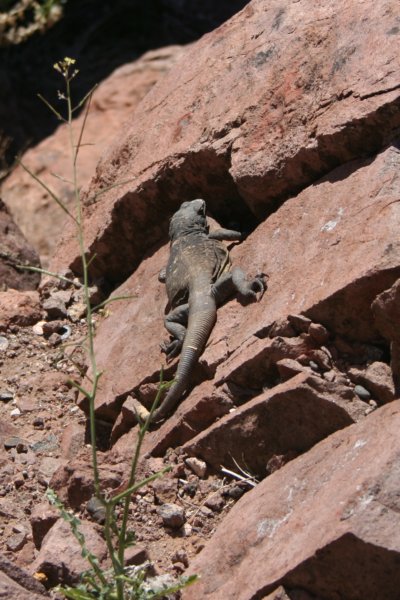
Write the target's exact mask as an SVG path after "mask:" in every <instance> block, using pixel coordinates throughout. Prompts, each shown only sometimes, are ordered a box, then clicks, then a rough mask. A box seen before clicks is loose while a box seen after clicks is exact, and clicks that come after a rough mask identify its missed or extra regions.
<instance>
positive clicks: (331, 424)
mask: <svg viewBox="0 0 400 600" xmlns="http://www.w3.org/2000/svg"><path fill="white" fill-rule="evenodd" d="M329 387H330V386H329V385H328V384H327V383H325V384H324V383H323V382H322V381H321V380H320V379H317V378H315V377H313V376H311V375H308V374H307V373H301V374H299V375H297V376H295V377H292V378H291V379H289V381H286V382H285V383H282V384H280V385H277V386H275V387H273V388H272V389H271V390H268V391H266V392H264V393H263V394H260V395H259V396H256V397H255V398H253V400H250V401H248V402H246V403H245V404H244V405H243V406H240V407H239V408H237V409H236V410H234V411H232V412H231V413H230V414H229V415H226V416H225V417H222V418H221V419H220V420H219V421H217V422H216V423H215V424H214V425H212V426H210V427H208V429H206V430H205V431H203V432H202V433H199V434H198V435H197V436H196V437H195V438H193V439H192V440H190V441H189V442H187V443H186V444H185V445H184V446H183V450H184V451H185V452H187V453H189V454H191V455H194V456H197V457H199V458H202V459H203V460H205V461H206V462H207V463H208V464H210V465H212V466H213V467H215V468H216V469H220V468H221V467H226V468H230V469H235V470H237V469H238V468H239V467H241V468H242V469H243V470H244V471H246V472H247V471H249V472H250V473H251V474H252V475H256V476H257V477H261V478H262V477H265V475H266V474H268V462H269V461H270V460H271V459H272V458H273V457H274V456H276V455H278V456H281V455H282V456H290V457H292V458H293V457H294V456H296V455H298V454H300V453H302V452H305V451H307V450H308V449H309V448H311V447H312V446H313V445H314V444H316V443H317V442H319V441H321V440H323V439H324V438H325V437H327V436H328V435H330V434H331V433H333V432H334V431H336V430H337V429H342V428H343V427H346V426H348V425H350V424H351V423H353V422H354V420H355V418H356V416H355V415H356V414H357V415H358V418H360V417H361V416H364V414H365V409H366V408H367V405H366V404H365V403H363V402H361V401H360V400H357V399H355V398H354V399H351V400H348V401H344V400H343V399H342V398H341V397H340V396H339V395H335V391H334V389H333V392H332V391H331V390H329Z"/></svg>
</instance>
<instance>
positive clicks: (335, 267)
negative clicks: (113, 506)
mask: <svg viewBox="0 0 400 600" xmlns="http://www.w3.org/2000/svg"><path fill="white" fill-rule="evenodd" d="M399 35H400V23H399V19H398V16H397V4H396V3H395V2H394V1H393V0H386V1H385V2H381V3H374V2H372V0H367V1H366V2H363V3H359V2H355V1H354V2H353V1H352V2H344V0H343V1H340V2H339V3H336V5H335V6H333V5H332V4H331V3H328V2H323V1H321V2H319V3H317V5H316V4H315V3H314V2H310V0H299V1H298V2H293V3H291V4H290V5H286V4H285V5H283V4H282V3H281V2H280V0H272V1H271V2H268V3H267V2H265V0H253V1H252V2H250V3H249V4H248V5H247V6H246V8H245V9H244V10H243V11H241V12H240V13H238V14H237V15H236V16H234V17H233V18H232V19H231V20H230V21H228V22H227V23H225V24H224V25H222V26H221V27H220V28H218V29H216V30H215V31H213V32H212V33H210V34H207V35H205V36H204V37H203V38H202V39H200V40H199V41H198V42H196V43H195V44H193V45H191V46H190V47H188V48H186V49H184V50H182V54H181V55H180V57H179V58H177V62H176V63H175V65H174V66H173V67H172V68H171V70H170V71H169V72H168V73H167V74H166V75H165V76H164V77H163V78H162V79H161V80H160V81H159V82H158V83H157V84H156V85H155V86H154V87H153V88H152V89H151V90H150V92H149V93H148V94H147V95H146V96H145V98H144V99H143V100H142V102H141V103H140V104H139V105H138V106H137V107H136V110H135V112H134V113H133V114H132V115H131V117H130V118H129V119H128V120H127V121H126V123H125V125H124V127H123V128H122V129H121V130H120V132H119V134H118V135H117V137H116V138H115V139H114V141H113V142H112V144H110V146H109V147H108V148H107V150H106V151H105V152H104V154H103V155H102V157H101V159H100V162H99V163H98V165H97V169H96V173H95V175H94V177H93V178H92V181H91V183H90V185H89V186H88V187H87V189H86V192H85V211H84V213H85V234H86V241H87V247H88V252H89V253H93V254H96V258H95V260H94V261H93V263H92V276H93V280H95V281H96V282H97V285H98V286H100V288H102V289H101V290H100V291H102V293H103V294H109V292H110V289H111V290H112V292H111V296H129V299H127V300H124V301H121V302H118V303H113V304H112V305H110V307H109V310H108V311H107V313H106V314H103V315H99V316H97V317H96V331H97V333H96V352H97V358H98V364H99V368H100V369H104V375H103V376H102V378H101V380H100V386H99V392H98V396H97V399H96V414H97V418H98V421H99V426H100V427H101V440H100V441H101V443H102V444H103V449H104V450H103V454H102V458H101V465H102V470H103V478H104V482H105V483H104V485H105V487H106V488H108V489H110V490H111V489H113V488H118V489H119V488H120V486H121V485H123V482H124V480H126V473H127V468H128V466H127V465H128V461H129V457H130V456H131V455H132V448H133V446H134V444H135V440H136V435H137V432H136V427H135V419H134V408H133V406H134V402H135V401H137V400H139V401H140V402H141V403H142V404H144V405H146V406H147V407H148V406H149V405H150V404H151V402H152V400H153V398H154V396H155V392H156V388H157V382H158V380H159V376H160V365H161V362H162V358H161V356H160V350H159V343H160V341H161V340H162V339H163V337H164V333H163V323H162V322H163V313H164V311H165V308H166V295H165V290H164V288H163V284H162V283H160V282H159V281H158V279H157V275H158V272H159V270H160V269H161V267H163V266H164V265H165V262H166V260H167V256H168V243H167V239H166V231H167V228H168V218H169V217H170V215H171V214H172V212H173V211H174V210H175V209H176V208H177V206H179V204H180V203H181V202H182V201H183V200H188V199H192V198H195V197H202V198H204V199H205V200H206V201H207V205H208V208H209V211H210V214H211V215H212V216H213V217H214V218H216V219H217V220H218V221H219V222H220V223H221V224H222V225H223V226H232V225H235V224H236V227H240V228H241V229H242V230H243V231H245V232H246V234H247V237H246V239H245V241H244V242H243V243H241V244H239V245H235V246H234V247H233V248H232V249H231V257H232V261H233V263H234V264H237V265H240V266H242V267H243V268H244V270H245V271H246V272H247V273H249V274H250V275H255V274H256V273H259V272H264V273H267V274H268V290H267V292H266V293H265V295H264V297H263V298H262V300H261V302H259V303H257V304H251V305H247V306H246V305H243V304H241V303H240V302H239V301H238V300H236V299H232V300H231V301H230V302H228V303H227V304H226V305H224V306H223V307H222V308H221V309H220V310H219V311H218V321H217V324H216V326H215V328H214V330H213V332H212V334H211V337H210V340H209V343H208V345H207V348H206V350H205V352H204V353H203V356H202V358H201V360H200V364H199V365H198V368H197V369H196V371H195V372H194V373H193V382H192V390H191V392H190V393H189V395H188V396H187V397H186V398H185V399H184V400H183V402H182V403H181V404H180V406H179V408H178V409H177V410H176V412H175V413H174V414H173V415H171V416H170V417H169V418H168V419H167V420H166V421H165V422H164V423H163V424H162V425H161V426H159V427H154V428H153V430H152V431H151V432H150V434H149V435H148V436H147V439H146V441H145V449H144V453H143V460H142V464H141V470H142V472H143V473H145V474H148V473H151V472H153V471H155V470H157V469H158V468H160V466H162V465H164V464H166V463H171V464H172V465H173V470H172V473H171V474H170V475H168V476H167V477H166V478H165V479H164V480H161V482H158V483H157V484H154V485H153V486H149V487H148V488H146V489H145V490H144V491H143V493H142V494H141V495H139V496H138V497H136V498H135V501H134V503H133V505H132V513H131V522H132V525H133V526H134V528H136V529H137V531H138V532H139V539H140V540H141V541H143V542H145V544H146V547H147V552H148V553H149V554H150V557H151V558H152V559H153V560H154V562H155V563H156V565H158V566H159V567H160V568H162V569H171V570H173V571H174V572H181V571H183V570H184V569H185V568H186V567H188V565H189V567H188V568H189V572H196V573H199V574H200V575H201V581H200V582H199V583H198V584H196V585H195V586H193V587H192V588H189V589H188V590H186V591H185V592H184V593H183V598H188V599H189V598H190V599H191V598H196V599H197V598H209V599H210V600H211V599H212V600H214V599H215V600H217V599H218V600H220V599H221V600H222V599H225V598H228V597H229V598H236V599H238V600H239V599H240V600H250V599H255V598H268V599H269V600H273V599H274V600H278V599H286V598H288V599H291V600H311V599H313V598H314V599H320V600H334V599H336V598H339V597H340V598H346V600H361V599H364V598H367V597H368V598H371V599H377V600H378V599H379V600H381V599H395V598H397V596H398V591H397V590H398V583H399V575H398V562H399V559H400V556H399V552H400V538H399V534H398V531H399V526H398V516H397V515H398V512H399V500H398V497H399V493H398V490H399V487H400V486H399V484H400V475H399V470H398V468H397V462H398V460H397V458H398V455H399V451H400V446H399V444H400V442H399V438H398V435H397V430H398V423H397V422H398V420H399V410H400V409H399V400H398V398H399V375H400V371H399V342H400V338H399V334H398V326H397V324H398V321H399V317H400V314H399V308H398V306H399V304H398V295H399V289H400V247H399V243H398V241H397V236H396V233H397V231H398V228H399V225H400V223H399V221H400V212H399V211H400V209H399V203H398V200H399V192H400V175H399V173H400V171H399V164H400V153H399V149H398V144H399V139H398V131H399V125H400V110H399V109H400V96H399V94H400V91H399V90H400V81H399V76H398V73H399V69H398V67H399V57H398V53H397V51H396V50H397V46H396V41H397V42H398V38H399ZM371 48H379V52H371ZM128 179H129V182H128V183H125V184H123V185H118V186H115V187H113V188H112V189H110V190H109V191H107V192H105V193H104V194H102V196H101V199H98V200H97V201H93V198H94V197H95V195H96V194H97V193H98V192H99V191H102V190H104V188H105V187H107V186H110V185H113V184H115V183H118V182H120V181H126V180H128ZM52 268H53V269H54V270H60V271H63V272H65V271H66V269H71V271H72V274H73V275H79V271H80V263H79V255H78V253H77V248H76V242H75V232H74V230H73V227H69V226H67V227H66V230H65V232H64V236H63V239H62V240H61V242H60V244H59V245H58V247H57V250H56V252H55V255H54V256H53V257H52ZM7 293H11V292H5V293H3V296H2V299H0V300H1V304H0V307H1V310H5V309H3V306H6V302H7ZM12 293H14V292H12ZM40 293H41V302H42V308H43V310H44V313H43V316H44V317H45V320H46V324H45V326H44V329H43V334H44V336H45V338H44V339H43V341H42V345H43V349H45V348H49V352H50V351H52V352H54V346H52V344H53V345H55V347H57V344H58V343H59V342H61V337H62V336H63V335H64V333H65V328H66V326H67V325H68V323H69V321H70V320H72V321H73V322H74V325H73V326H72V335H73V336H76V337H78V336H79V334H80V333H81V332H80V328H82V327H83V325H82V324H81V323H80V322H79V318H80V316H81V315H80V314H79V310H78V308H79V303H80V301H81V299H80V298H79V294H77V293H76V291H74V290H73V289H72V288H71V289H62V290H60V289H57V286H56V285H55V284H54V283H51V282H50V280H48V279H45V280H44V281H43V282H42V285H41V292H40ZM31 294H32V292H31ZM32 311H33V312H34V308H32ZM77 311H78V312H77ZM2 318H3V325H2V327H3V331H4V339H5V342H4V345H6V344H7V342H8V344H9V343H10V339H9V338H10V336H12V335H14V334H15V335H21V336H25V337H26V338H27V342H26V343H27V344H28V345H29V344H30V336H32V333H29V335H28V334H27V333H26V331H29V332H30V331H31V330H24V329H18V331H16V333H14V330H13V329H12V328H13V327H14V328H15V327H17V328H19V327H21V325H22V324H21V323H18V319H17V321H15V320H14V321H13V320H12V318H11V316H10V312H8V313H7V312H4V316H3V317H2ZM38 318H39V317H38V315H37V314H36V316H35V317H32V322H34V321H35V320H37V319H38ZM52 323H53V325H51V324H52ZM68 327H69V325H68ZM68 327H67V329H66V330H67V331H69V329H68ZM21 332H23V333H21ZM39 333H40V331H39ZM57 336H58V337H57ZM58 338H60V339H58ZM7 348H8V346H7ZM7 348H6V352H9V349H7ZM51 348H53V350H50V349H51ZM11 351H12V350H11ZM13 358H14V357H13V356H12V355H11V356H10V355H9V354H8V355H7V354H6V359H5V361H4V363H3V365H5V366H6V368H7V369H8V370H9V371H10V372H11V371H12V368H13V366H12V365H13V364H14V365H15V363H13V362H12V360H13ZM63 360H64V359H63ZM80 360H82V357H81V358H80ZM50 362H51V361H50ZM61 364H64V363H63V361H61ZM65 364H66V363H65ZM53 365H54V361H53ZM67 368H68V367H64V369H67ZM175 368H176V361H175V362H173V363H171V364H169V365H167V366H166V370H165V376H166V377H167V378H172V377H173V374H174V370H175ZM8 376H9V377H10V376H11V375H10V374H9V375H8ZM9 385H11V384H9ZM13 385H14V388H13V390H12V391H13V395H12V397H13V398H14V401H15V402H16V404H17V406H18V404H19V403H20V395H21V393H20V392H19V391H18V385H19V383H18V381H14V383H13ZM32 390H34V387H32ZM27 392H28V393H29V389H28V390H27ZM32 393H35V392H34V391H32ZM62 393H64V394H68V390H67V389H65V390H62ZM8 398H9V399H11V397H10V396H9V397H8ZM74 400H75V398H72V397H69V402H71V409H70V410H71V411H72V408H74V409H75V408H76V407H75V405H72V404H73V402H74ZM51 401H52V402H56V401H57V396H56V397H55V398H54V399H52V400H51ZM77 404H78V406H79V407H80V408H82V410H83V411H87V406H86V405H85V402H84V401H83V400H82V398H77ZM60 412H62V411H60ZM73 414H76V411H74V412H73ZM80 415H81V416H80V417H79V418H80V419H82V413H80ZM60 418H61V419H63V418H64V417H63V416H62V415H61V416H60ZM78 424H79V423H78ZM80 426H82V423H80ZM7 435H8V433H7ZM77 440H78V441H77V446H75V450H74V451H73V452H72V454H70V455H68V451H69V450H68V448H69V446H68V444H67V443H66V442H65V444H66V445H65V446H64V447H63V448H64V449H60V448H57V449H55V450H53V452H55V457H56V459H57V460H58V464H57V465H54V466H55V468H54V470H53V471H52V473H51V476H49V477H48V480H49V481H50V485H51V486H52V487H54V488H55V489H56V490H57V491H58V492H59V493H60V495H61V496H62V498H63V499H64V500H65V502H66V503H67V504H68V505H69V506H71V507H72V508H73V509H74V510H76V511H79V512H80V514H81V515H82V516H83V518H84V521H85V527H87V528H88V532H89V530H90V531H92V534H93V535H92V534H89V533H88V535H90V536H91V539H92V538H93V543H94V544H95V545H97V547H98V548H99V553H100V554H101V553H102V548H101V544H102V540H101V539H98V534H97V532H96V525H93V523H92V522H91V519H90V515H89V513H88V511H87V508H86V503H87V502H88V501H89V499H90V497H91V494H92V491H93V487H92V482H91V478H90V470H89V469H88V467H87V465H86V464H85V460H86V456H87V449H85V448H84V447H83V443H82V437H79V435H78V437H77ZM26 446H27V454H29V452H31V453H32V452H33V453H34V452H35V451H34V450H32V449H31V446H30V445H29V443H28V444H26ZM8 452H9V453H10V452H11V449H9V450H8ZM85 452H86V454H85ZM20 454H21V453H20ZM17 456H18V449H17V450H16V451H15V452H14V453H13V454H12V457H13V460H14V463H13V464H14V468H15V465H16V464H18V460H17V458H16V457H17ZM193 459H196V460H195V462H193ZM41 460H42V459H36V460H35V461H33V465H34V466H33V467H32V475H31V476H29V477H28V480H30V479H29V478H31V479H32V485H36V482H37V481H39V480H38V471H39V470H40V469H39V465H40V464H41V462H40V461H41ZM5 464H6V463H5ZM35 465H37V466H35ZM11 470H12V469H10V473H11ZM227 470H229V471H230V472H235V473H236V476H240V474H241V473H242V476H243V473H247V474H249V473H250V474H251V475H252V476H253V477H254V478H256V480H257V481H259V483H258V485H256V486H255V488H254V489H253V490H251V491H247V490H248V489H249V487H250V486H251V485H252V484H253V483H254V479H252V480H251V481H252V483H251V484H249V483H248V484H247V485H245V484H240V485H238V484H236V483H235V482H234V479H235V477H234V476H233V478H232V483H229V481H228V480H227V479H223V477H224V476H226V473H227ZM13 476H15V475H14V474H13V475H12V477H13ZM22 478H23V477H22ZM11 487H12V486H11ZM15 487H16V486H15V484H14V489H13V491H12V493H13V494H14V495H16V494H15ZM21 487H22V486H21ZM8 491H9V492H10V490H8ZM244 491H247V493H244ZM6 497H7V496H5V498H6ZM234 502H236V505H235V506H234V507H233V508H232V510H229V509H230V508H231V505H232V504H233V503H234ZM171 503H172V504H174V505H177V506H176V507H175V508H174V509H171V508H169V510H174V511H175V513H174V514H175V517H176V519H177V521H176V522H175V523H178V522H179V527H178V530H175V531H174V530H173V529H172V528H171V522H170V523H169V524H168V523H167V524H166V522H165V514H166V512H165V511H166V509H165V506H164V505H167V506H168V505H169V504H171ZM182 509H184V510H185V513H186V514H185V515H183V516H182ZM205 509H206V510H205ZM41 510H42V511H43V513H41V514H38V515H36V513H35V515H34V516H32V517H30V522H31V526H32V536H33V537H32V540H33V541H32V542H30V543H31V558H32V557H33V555H35V561H34V562H33V564H31V565H30V569H31V571H40V572H45V574H46V576H47V578H48V582H49V583H50V584H51V585H52V584H53V583H55V582H56V581H57V580H59V579H60V577H62V578H64V580H74V578H76V577H77V574H78V573H77V571H78V569H77V567H76V555H75V554H74V552H75V551H74V549H73V548H72V545H71V544H68V543H66V544H65V546H63V548H64V550H63V551H64V559H63V561H62V564H61V565H60V563H58V564H57V563H51V561H50V559H49V556H51V557H54V555H55V554H56V553H55V552H54V548H55V547H57V544H58V543H60V536H61V537H63V536H65V533H64V531H63V530H62V525H61V523H60V521H57V522H56V523H55V524H54V521H55V519H57V517H56V516H51V515H50V516H49V515H48V514H47V513H46V512H45V509H44V508H42V509H41ZM227 513H229V514H227ZM169 514H170V513H169ZM163 515H164V517H163ZM178 515H181V516H180V517H179V516H178ZM179 519H180V520H179ZM38 523H40V524H41V525H37V524H38ZM217 524H218V527H217V528H216V530H215V532H214V529H215V527H216V525H217ZM38 530H39V531H40V534H37V531H38ZM93 530H94V531H93ZM96 536H97V537H96ZM207 538H210V540H209V541H208V542H207V543H205V542H204V541H203V540H204V539H207ZM33 542H34V545H35V547H36V550H34V549H33ZM204 543H205V546H204V548H202V547H203V545H204ZM199 550H201V551H200V552H199ZM196 554H198V556H195V555H196ZM138 560H139V559H138ZM20 561H21V564H23V565H24V566H27V564H28V563H29V560H27V559H26V558H25V560H24V559H23V558H21V559H20ZM50 563H51V566H50ZM61 572H62V573H63V575H62V576H61V575H60V573H61Z"/></svg>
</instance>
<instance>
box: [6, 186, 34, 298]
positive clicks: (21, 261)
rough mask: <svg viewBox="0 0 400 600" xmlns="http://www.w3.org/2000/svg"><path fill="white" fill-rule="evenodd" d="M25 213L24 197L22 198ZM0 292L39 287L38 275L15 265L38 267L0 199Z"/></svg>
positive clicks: (25, 241)
mask: <svg viewBox="0 0 400 600" xmlns="http://www.w3.org/2000/svg"><path fill="white" fill-rule="evenodd" d="M22 201H23V203H24V207H25V211H26V197H23V198H22ZM0 240H1V243H0V291H4V290H6V289H7V288H13V289H15V290H20V291H24V290H35V289H36V288H37V286H38V285H39V281H40V273H35V272H33V271H23V270H22V269H18V268H17V265H29V266H30V267H40V261H39V257H38V255H37V253H36V252H35V250H33V248H32V247H31V246H30V245H29V243H28V242H27V240H26V239H25V237H24V235H23V234H22V232H21V230H20V229H19V227H18V226H17V225H16V224H15V222H14V220H13V217H12V216H11V214H10V212H9V210H8V208H7V206H6V205H5V203H4V202H3V201H2V200H1V199H0Z"/></svg>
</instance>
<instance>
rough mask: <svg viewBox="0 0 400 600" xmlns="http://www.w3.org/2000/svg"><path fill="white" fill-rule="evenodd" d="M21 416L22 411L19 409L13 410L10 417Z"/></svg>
mask: <svg viewBox="0 0 400 600" xmlns="http://www.w3.org/2000/svg"><path fill="white" fill-rule="evenodd" d="M20 414H21V411H20V410H19V408H18V407H17V408H13V410H12V411H11V412H10V416H11V417H19V416H20Z"/></svg>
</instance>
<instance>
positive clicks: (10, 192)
mask: <svg viewBox="0 0 400 600" xmlns="http://www.w3.org/2000/svg"><path fill="white" fill-rule="evenodd" d="M182 52H183V48H182V47H180V46H170V47H166V48H160V49H158V50H151V51H150V52H147V53H145V54H144V55H143V56H142V57H141V58H140V59H138V60H136V61H134V62H132V63H129V64H126V65H124V66H122V67H119V68H117V69H116V70H115V71H114V72H113V73H112V74H111V75H110V76H109V77H107V78H106V79H105V80H104V81H103V82H102V83H101V84H100V85H99V86H98V88H97V90H96V92H95V94H94V97H93V100H92V103H91V109H90V113H89V117H88V119H87V121H86V124H85V133H84V139H83V142H84V145H83V146H82V147H81V149H80V152H79V160H78V178H79V185H80V186H81V187H82V186H86V185H87V184H88V183H89V181H90V179H91V177H92V176H93V175H94V172H95V167H96V164H97V162H98V160H99V157H100V156H101V154H102V153H103V152H104V151H105V149H106V148H107V146H108V144H109V140H110V136H113V135H115V132H116V131H117V130H118V129H119V128H120V127H121V125H122V124H123V123H124V122H125V121H126V119H127V118H128V116H129V115H130V114H131V113H132V112H133V111H134V110H135V108H136V106H137V104H138V103H139V102H140V100H141V99H142V98H143V96H145V94H146V93H147V92H148V91H149V90H150V89H151V87H152V86H153V85H154V84H155V83H156V81H157V80H158V79H159V78H160V77H162V76H163V75H164V74H165V73H166V71H168V69H169V68H170V67H171V66H172V65H173V64H174V62H175V61H176V60H177V59H178V57H179V55H180V54H181V53H182ZM83 120H84V113H82V114H81V115H80V116H79V117H78V118H76V119H75V121H74V132H75V136H76V137H77V136H78V135H79V131H80V129H81V127H82V123H83ZM68 136H69V134H68V129H67V127H66V126H65V125H61V126H60V127H58V129H57V130H56V131H55V133H54V134H53V135H51V136H50V137H47V138H46V139H44V140H43V141H42V142H40V143H39V144H38V145H37V146H35V147H34V148H31V149H29V150H28V151H27V152H25V154H24V155H23V156H22V158H21V161H22V163H23V164H24V165H26V167H27V168H28V169H29V170H30V171H31V172H32V173H33V174H34V175H35V176H37V177H39V178H40V179H41V180H42V181H43V182H44V183H45V184H46V185H47V186H48V187H49V188H50V189H51V190H53V191H54V193H55V194H57V195H58V196H59V197H60V198H61V199H62V201H63V202H64V203H65V205H66V206H67V207H68V208H69V209H70V210H72V211H74V210H75V196H74V193H73V189H72V186H71V185H69V184H68V183H67V181H66V180H68V179H70V173H71V157H70V153H69V137H68ZM54 173H55V174H57V175H59V176H61V177H62V178H63V179H57V178H56V177H54ZM2 195H3V199H4V202H5V203H6V204H7V206H8V207H9V208H10V210H11V211H12V214H13V216H14V219H15V221H16V223H18V225H19V227H20V228H21V230H22V231H23V232H24V234H25V236H26V237H27V239H29V241H30V243H31V244H32V245H33V246H34V248H35V249H36V250H37V251H38V252H39V253H40V255H41V256H43V257H44V259H45V261H48V258H49V256H50V255H51V254H52V252H53V251H54V249H55V247H56V245H57V244H58V242H59V239H60V236H61V234H62V231H63V229H64V223H65V220H66V215H65V213H64V212H63V211H62V210H60V207H59V206H58V205H57V204H56V202H55V201H54V200H53V199H52V198H51V196H50V195H49V194H48V192H47V191H46V190H45V189H44V188H43V187H41V186H40V185H39V184H38V183H37V182H36V181H35V180H34V179H33V178H32V177H31V175H30V174H29V173H27V172H26V171H25V170H24V169H23V167H21V166H16V168H15V169H14V170H13V171H12V173H11V175H10V176H9V177H8V178H7V179H6V181H5V182H4V183H3V185H2ZM27 199H29V204H28V206H27Z"/></svg>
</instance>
